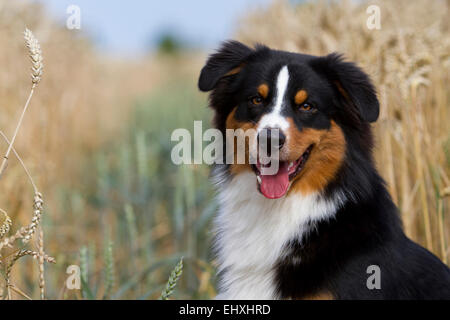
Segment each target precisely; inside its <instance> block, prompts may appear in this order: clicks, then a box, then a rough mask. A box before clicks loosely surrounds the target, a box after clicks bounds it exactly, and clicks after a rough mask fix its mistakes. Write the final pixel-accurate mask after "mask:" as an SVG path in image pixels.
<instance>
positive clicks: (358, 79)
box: [311, 53, 380, 122]
mask: <svg viewBox="0 0 450 320" xmlns="http://www.w3.org/2000/svg"><path fill="white" fill-rule="evenodd" d="M311 65H312V67H313V68H314V69H315V70H317V71H318V72H319V73H322V74H323V75H325V77H327V78H328V80H329V81H330V82H332V84H333V85H334V86H335V87H336V89H337V91H338V92H339V93H340V94H341V96H342V97H343V98H344V99H346V100H347V101H348V102H349V103H351V104H352V105H353V106H354V107H356V109H357V112H358V114H359V115H360V117H361V119H363V120H365V121H368V122H375V121H376V120H377V119H378V115H379V113H380V104H379V102H378V98H377V94H376V90H375V87H374V86H373V84H372V81H371V80H370V78H369V76H368V75H367V74H366V73H365V72H364V71H362V70H361V69H360V68H359V67H358V66H356V65H355V64H354V63H352V62H347V61H344V59H343V57H342V55H340V54H337V53H332V54H329V55H327V56H324V57H319V58H317V59H314V60H313V61H312V62H311Z"/></svg>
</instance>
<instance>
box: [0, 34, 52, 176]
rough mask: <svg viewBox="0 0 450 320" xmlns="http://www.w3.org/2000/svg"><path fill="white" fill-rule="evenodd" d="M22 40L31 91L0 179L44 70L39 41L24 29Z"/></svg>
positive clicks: (6, 156) (1, 167)
mask: <svg viewBox="0 0 450 320" xmlns="http://www.w3.org/2000/svg"><path fill="white" fill-rule="evenodd" d="M24 38H25V44H26V46H27V48H28V54H29V56H30V59H31V90H30V94H29V95H28V99H27V102H26V103H25V106H24V107H23V110H22V114H21V115H20V118H19V122H18V123H17V126H16V130H15V131H14V135H13V137H12V139H11V143H10V144H9V146H8V149H7V150H6V154H5V155H4V157H3V161H2V164H1V166H0V178H1V176H2V174H3V171H5V169H6V167H7V165H8V157H9V154H10V153H11V150H12V148H13V145H14V142H15V141H16V137H17V133H18V132H19V129H20V126H21V125H22V121H23V118H24V116H25V113H26V112H27V109H28V106H29V104H30V101H31V97H32V96H33V93H34V89H35V88H36V86H37V85H38V83H39V82H40V81H41V77H42V71H43V69H44V64H43V63H42V61H43V58H42V51H41V46H40V45H39V41H38V40H37V39H36V37H35V36H34V35H33V33H32V32H31V31H30V30H28V29H25V32H24Z"/></svg>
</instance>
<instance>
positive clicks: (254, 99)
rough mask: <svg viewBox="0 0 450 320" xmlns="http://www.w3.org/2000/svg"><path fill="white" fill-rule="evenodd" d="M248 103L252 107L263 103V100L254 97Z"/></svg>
mask: <svg viewBox="0 0 450 320" xmlns="http://www.w3.org/2000/svg"><path fill="white" fill-rule="evenodd" d="M250 101H251V103H252V104H254V105H259V104H261V103H262V102H263V98H261V97H260V96H254V97H251V98H250Z"/></svg>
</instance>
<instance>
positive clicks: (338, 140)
mask: <svg viewBox="0 0 450 320" xmlns="http://www.w3.org/2000/svg"><path fill="white" fill-rule="evenodd" d="M297 131H298V130H297ZM300 134H301V136H298V137H296V139H300V140H303V141H306V143H305V142H301V143H300V145H301V148H302V149H300V150H302V151H301V152H303V151H304V150H305V148H307V147H308V146H309V145H310V144H311V143H314V144H315V145H314V148H313V150H312V152H311V154H310V156H309V159H308V161H307V162H306V164H305V167H304V168H303V169H302V171H301V172H300V174H299V175H298V176H297V177H295V180H294V181H293V182H292V185H291V188H290V190H289V192H300V193H302V194H304V195H305V194H309V193H313V192H320V191H322V190H323V189H324V188H325V187H326V186H327V184H328V183H329V182H330V181H331V180H332V179H333V178H334V177H335V175H336V173H337V171H338V170H339V168H340V167H341V165H342V161H343V159H344V156H345V149H346V143H345V137H344V133H343V132H342V129H341V128H340V127H339V126H338V125H337V124H336V123H335V122H334V121H331V127H330V129H329V130H315V129H309V130H308V129H305V130H303V131H302V132H301V133H300ZM305 145H307V146H306V147H305ZM300 156H301V154H300V155H299V157H300Z"/></svg>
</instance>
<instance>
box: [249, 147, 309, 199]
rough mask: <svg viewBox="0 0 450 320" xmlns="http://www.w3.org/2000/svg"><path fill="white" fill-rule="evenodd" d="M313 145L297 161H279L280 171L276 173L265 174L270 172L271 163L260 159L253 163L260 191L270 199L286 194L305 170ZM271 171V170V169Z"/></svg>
mask: <svg viewBox="0 0 450 320" xmlns="http://www.w3.org/2000/svg"><path fill="white" fill-rule="evenodd" d="M312 147H313V145H310V146H309V147H308V148H307V149H306V151H305V152H304V153H303V154H302V156H301V157H300V158H298V159H297V160H295V161H279V164H278V172H277V173H275V174H264V172H268V171H269V170H268V168H270V167H271V163H268V164H265V165H263V164H261V163H259V161H258V162H257V163H256V165H254V164H253V165H252V168H253V171H254V172H255V174H256V180H257V183H258V189H259V191H260V192H261V193H262V194H263V195H264V196H265V197H266V198H269V199H278V198H281V197H282V196H284V195H285V194H286V192H287V191H288V189H289V184H290V182H291V181H292V180H293V179H294V178H295V177H296V176H297V175H298V174H299V173H300V172H301V171H302V170H303V168H304V167H305V163H306V161H307V160H308V157H309V155H310V154H311V149H312ZM269 172H270V171H269Z"/></svg>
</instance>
